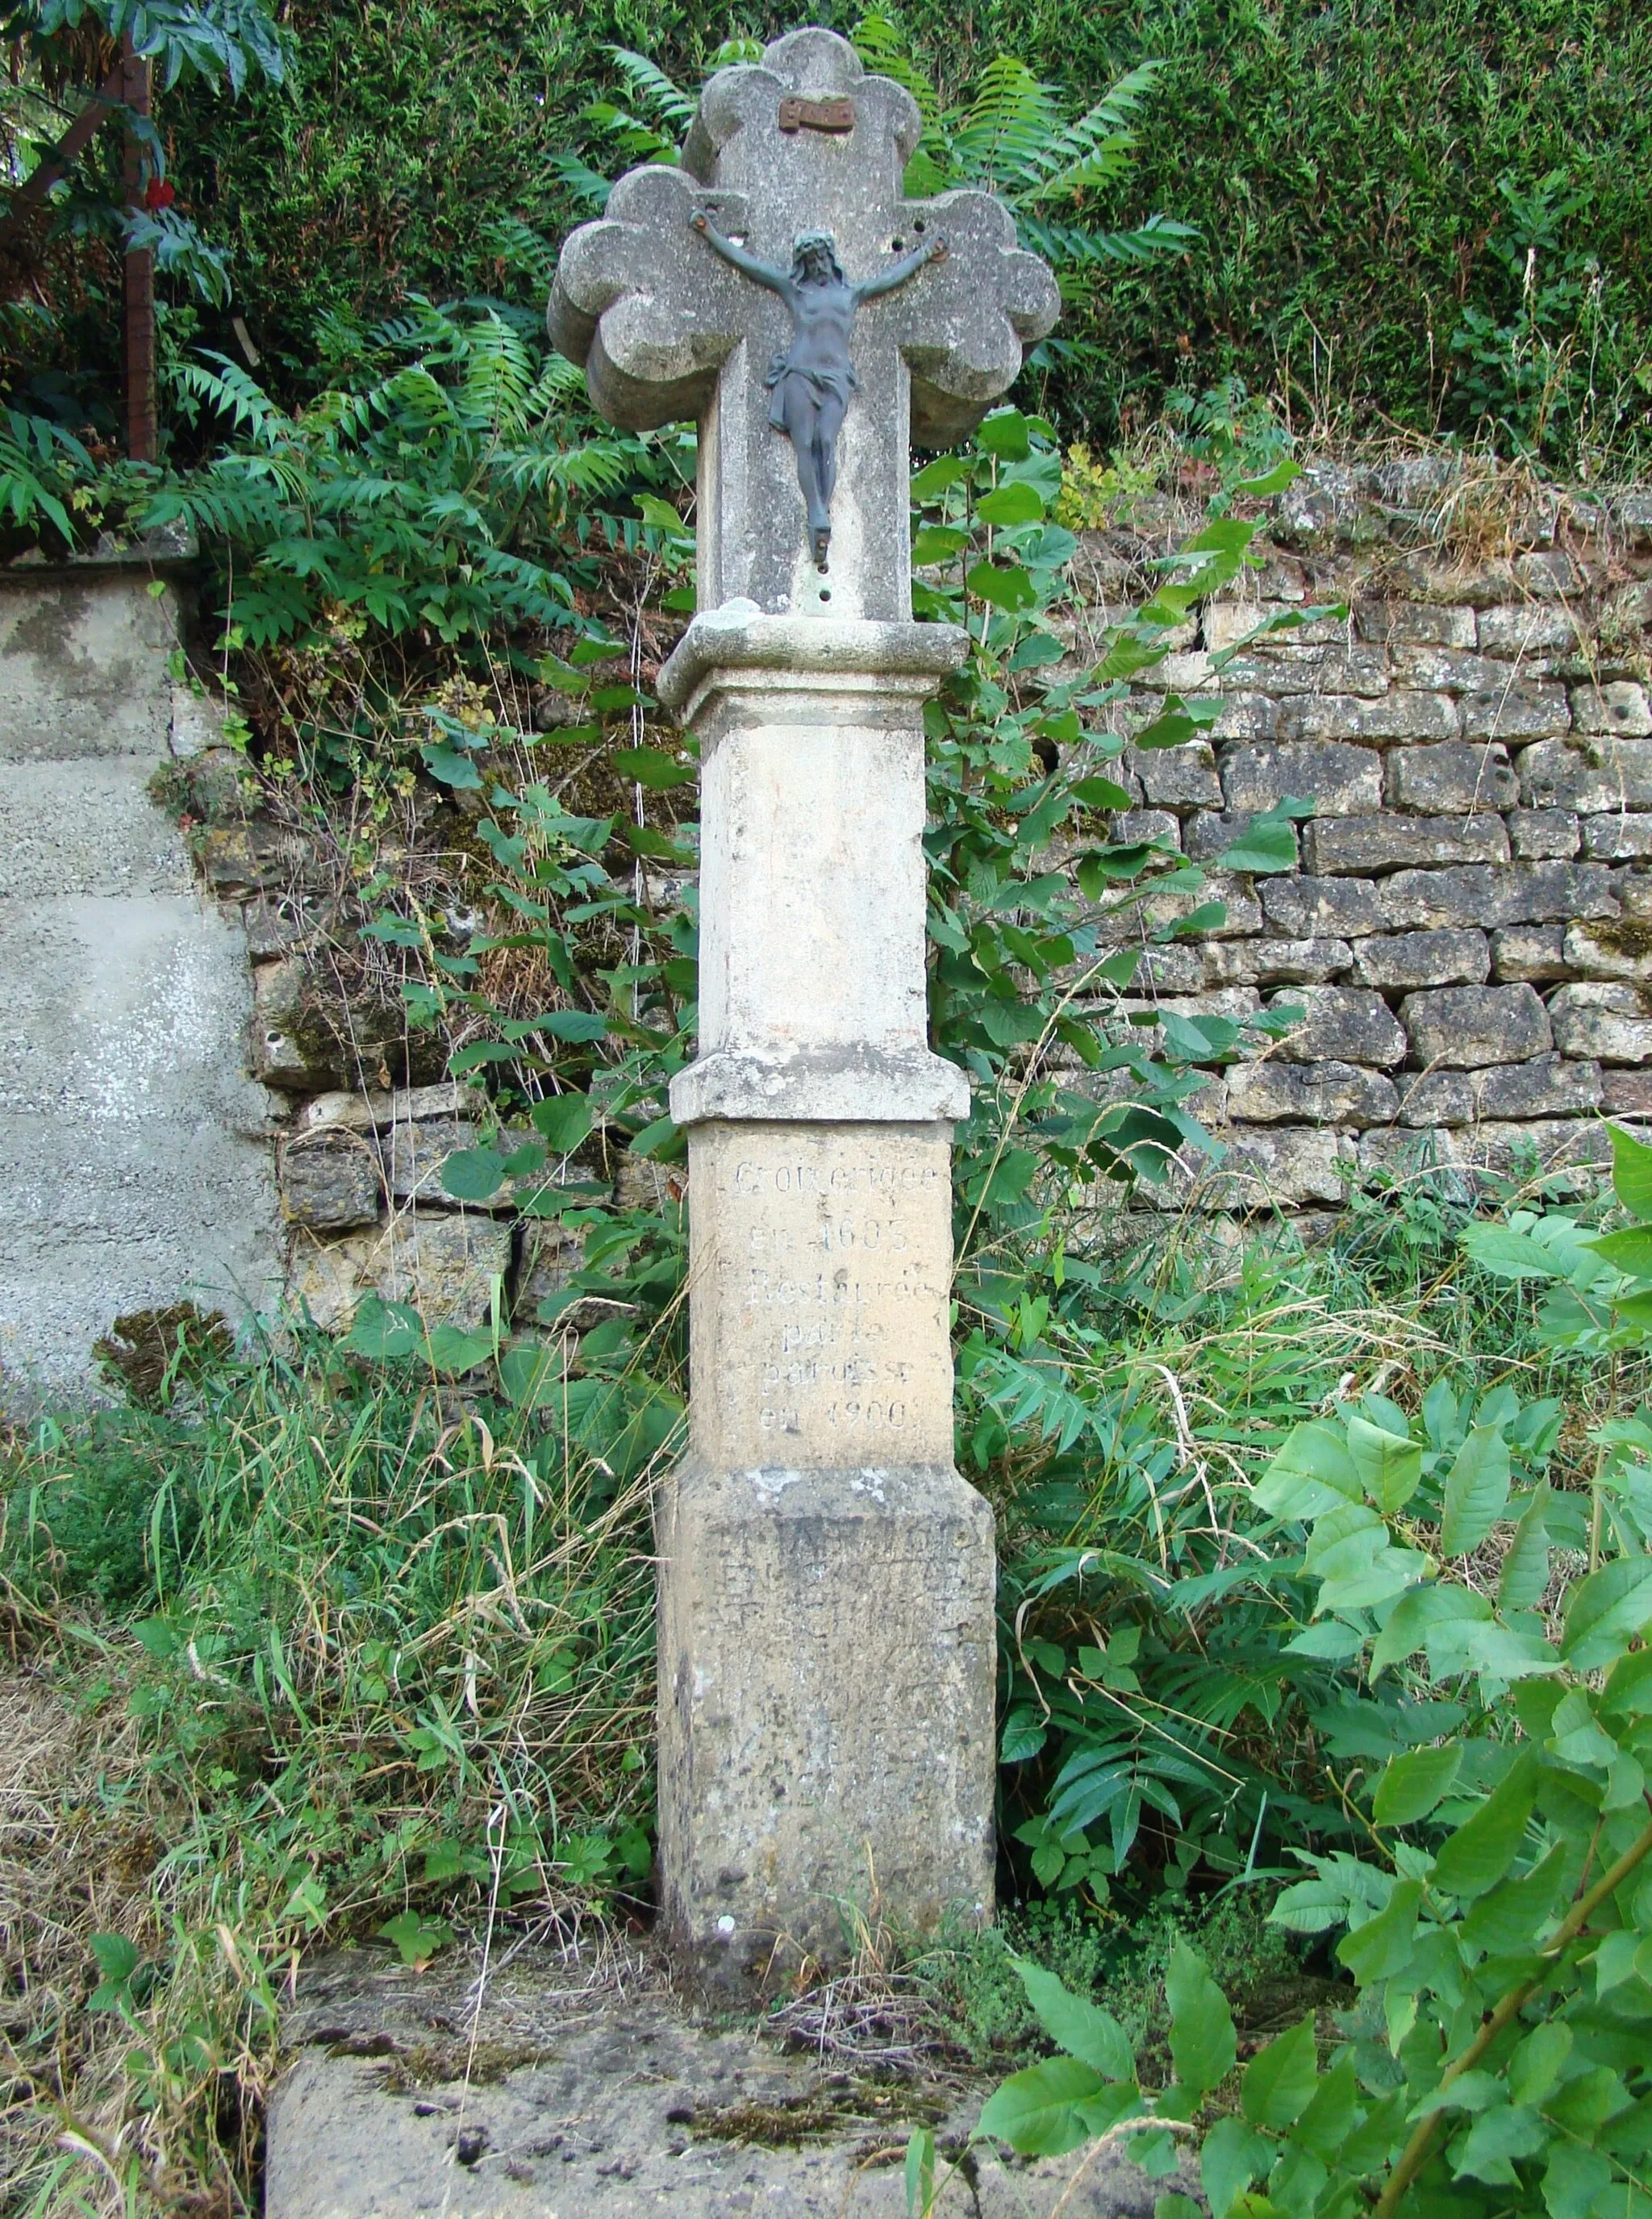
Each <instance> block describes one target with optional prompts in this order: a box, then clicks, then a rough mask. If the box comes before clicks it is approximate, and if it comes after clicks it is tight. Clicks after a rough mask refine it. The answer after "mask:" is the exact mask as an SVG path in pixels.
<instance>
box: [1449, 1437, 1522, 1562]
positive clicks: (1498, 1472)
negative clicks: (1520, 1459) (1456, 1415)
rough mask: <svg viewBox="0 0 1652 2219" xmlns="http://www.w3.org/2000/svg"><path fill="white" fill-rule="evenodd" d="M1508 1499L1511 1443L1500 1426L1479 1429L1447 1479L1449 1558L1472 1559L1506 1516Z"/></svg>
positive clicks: (1457, 1458) (1468, 1441) (1467, 1442)
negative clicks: (1509, 1448)
mask: <svg viewBox="0 0 1652 2219" xmlns="http://www.w3.org/2000/svg"><path fill="white" fill-rule="evenodd" d="M1508 1496H1509V1450H1508V1443H1507V1442H1506V1440H1505V1439H1504V1438H1503V1435H1502V1433H1501V1431H1500V1428H1499V1427H1498V1426H1475V1429H1474V1431H1473V1432H1472V1433H1470V1434H1469V1438H1468V1439H1467V1440H1466V1441H1464V1443H1463V1446H1462V1447H1461V1448H1460V1449H1459V1450H1458V1451H1457V1452H1456V1456H1455V1457H1454V1458H1453V1459H1452V1463H1451V1469H1450V1473H1449V1474H1448V1475H1447V1477H1446V1482H1445V1509H1444V1516H1443V1517H1442V1518H1441V1520H1440V1546H1441V1547H1442V1548H1443V1549H1444V1551H1445V1553H1446V1555H1447V1556H1448V1557H1467V1556H1469V1555H1472V1553H1473V1552H1474V1551H1475V1550H1476V1549H1477V1548H1478V1547H1479V1546H1480V1545H1481V1542H1482V1541H1483V1540H1484V1539H1485V1538H1486V1536H1487V1534H1488V1533H1489V1532H1491V1530H1492V1527H1493V1526H1495V1525H1496V1523H1497V1521H1498V1520H1499V1519H1500V1517H1501V1516H1502V1514H1503V1506H1504V1505H1505V1503H1506V1502H1507V1501H1508Z"/></svg>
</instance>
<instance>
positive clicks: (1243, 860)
mask: <svg viewBox="0 0 1652 2219" xmlns="http://www.w3.org/2000/svg"><path fill="white" fill-rule="evenodd" d="M1216 861H1217V863H1218V865H1219V866H1220V868H1221V869H1223V870H1225V871H1249V872H1250V873H1251V874H1252V875H1253V876H1257V877H1260V876H1261V875H1263V874H1264V873H1266V872H1270V871H1294V870H1295V868H1296V834H1295V830H1294V829H1293V828H1292V827H1291V826H1290V825H1289V824H1282V823H1280V822H1279V821H1278V820H1277V819H1276V818H1264V817H1258V819H1257V820H1256V822H1255V823H1254V824H1252V825H1251V827H1250V829H1249V830H1248V831H1245V832H1241V833H1240V834H1239V838H1238V839H1237V840H1235V841H1234V842H1233V845H1232V846H1231V847H1229V848H1223V849H1222V852H1221V854H1220V855H1218V856H1217V858H1216Z"/></svg>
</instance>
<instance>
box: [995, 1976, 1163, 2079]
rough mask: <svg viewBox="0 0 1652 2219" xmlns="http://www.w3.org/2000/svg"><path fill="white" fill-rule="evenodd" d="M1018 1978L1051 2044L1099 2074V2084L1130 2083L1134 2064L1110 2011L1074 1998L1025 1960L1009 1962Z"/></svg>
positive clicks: (1050, 1977)
mask: <svg viewBox="0 0 1652 2219" xmlns="http://www.w3.org/2000/svg"><path fill="white" fill-rule="evenodd" d="M1011 1962H1012V1963H1013V1965H1014V1966H1015V1970H1016V1971H1017V1973H1020V1975H1021V1982H1022V1986H1023V1987H1024V1988H1025V1989H1026V1991H1027V2000H1028V2003H1029V2004H1031V2005H1032V2006H1033V2011H1034V2015H1035V2016H1036V2017H1037V2019H1038V2023H1039V2024H1040V2026H1041V2027H1042V2028H1043V2029H1044V2031H1045V2033H1046V2034H1047V2035H1048V2036H1049V2037H1050V2039H1051V2041H1052V2042H1056V2043H1058V2044H1059V2047H1060V2048H1063V2049H1065V2051H1066V2053H1067V2054H1068V2055H1069V2056H1070V2057H1076V2058H1077V2059H1078V2061H1079V2063H1080V2064H1081V2065H1088V2066H1089V2067H1090V2070H1091V2071H1092V2072H1093V2073H1100V2074H1101V2076H1102V2079H1103V2080H1133V2079H1135V2077H1136V2061H1135V2057H1134V2055H1133V2053H1132V2051H1131V2048H1130V2043H1129V2041H1128V2039H1127V2036H1126V2035H1125V2031H1124V2029H1123V2028H1122V2027H1121V2025H1120V2024H1119V2023H1118V2021H1117V2019H1115V2017H1113V2015H1112V2013H1111V2012H1110V2011H1103V2010H1102V2008H1101V2006H1100V2005H1099V2004H1093V2003H1091V2002H1090V1999H1089V1998H1088V1997H1086V1996H1075V1995H1073V1994H1072V1993H1071V1992H1070V1991H1069V1990H1068V1989H1066V1988H1065V1987H1064V1986H1062V1984H1061V1982H1060V1981H1059V1980H1057V1978H1056V1976H1055V1974H1054V1973H1046V1971H1045V1969H1044V1967H1042V1966H1041V1965H1035V1964H1034V1962H1033V1961H1032V1960H1031V1959H1030V1958H1029V1957H1013V1958H1012V1959H1011Z"/></svg>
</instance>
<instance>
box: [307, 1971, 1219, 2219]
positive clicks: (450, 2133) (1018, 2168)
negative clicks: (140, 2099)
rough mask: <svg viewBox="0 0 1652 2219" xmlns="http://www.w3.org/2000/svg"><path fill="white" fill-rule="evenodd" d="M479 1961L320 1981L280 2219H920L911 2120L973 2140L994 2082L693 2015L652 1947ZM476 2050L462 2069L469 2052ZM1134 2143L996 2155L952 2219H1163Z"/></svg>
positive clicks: (332, 1975) (961, 2182)
mask: <svg viewBox="0 0 1652 2219" xmlns="http://www.w3.org/2000/svg"><path fill="white" fill-rule="evenodd" d="M475 1973H476V1967H475V1963H474V1961H469V1960H456V1961H453V1962H451V1963H450V1964H447V1965H444V1964H443V1963H442V1962H441V1961H438V1963H437V1964H436V1965H434V1966H432V1967H431V1968H430V1969H429V1970H427V1971H426V1972H425V1973H411V1972H407V1971H403V1970H402V1969H401V1968H400V1967H396V1968H394V1969H391V1968H388V1967H386V1965H385V1963H384V1961H383V1958H382V1956H381V1955H378V1954H377V1953H375V1952H370V1951H361V1952H357V1953H351V1954H347V1955H338V1956H334V1957H332V1958H329V1959H327V1960H325V1961H318V1962H317V1963H316V1964H315V1965H314V1966H313V1967H308V1968H307V1969H306V1971H305V1973H303V1975H302V1976H301V1980H300V1984H299V1991H298V1997H297V2001H296V2003H295V2006H294V2008H293V2010H292V2011H291V2013H290V2014H289V2019H288V2021H287V2024H286V2028H285V2033H286V2038H287V2042H288V2044H289V2063H288V2066H287V2069H286V2071H285V2073H284V2075H283V2079H281V2081H280V2083H279V2085H277V2087H276V2091H275V2093H274V2096H273V2098H272V2100H271V2104H270V2125H269V2142H268V2155H267V2164H266V2172H265V2189H264V2212H265V2219H426V2216H427V2215H428V2219H643V2215H645V2214H646V2215H649V2219H654V2215H655V2214H658V2213H660V2212H662V2211H664V2212H669V2213H670V2214H672V2215H673V2219H724V2215H737V2214H744V2213H749V2214H751V2215H753V2219H761V2215H765V2214H773V2215H775V2219H781V2215H784V2219H901V2215H904V2212H905V2210H906V2199H905V2191H904V2185H903V2163H904V2150H905V2145H906V2139H907V2135H908V2134H909V2132H910V2129H911V2127H912V2126H913V2125H914V2124H916V2123H929V2124H930V2125H932V2126H933V2127H934V2129H935V2134H936V2136H937V2139H938V2141H941V2144H942V2146H943V2148H944V2147H945V2146H946V2144H947V2141H948V2139H949V2138H952V2139H955V2140H960V2141H961V2139H962V2137H963V2136H964V2135H966V2133H967V2130H968V2129H969V2127H970V2125H971V2123H972V2122H973V2121H974V2119H975V2118H976V2117H977V2116H978V2113H979V2110H980V2107H981V2104H982V2102H983V2101H984V2098H985V2095H986V2093H987V2092H988V2088H989V2086H990V2085H991V2084H990V2083H978V2082H974V2081H972V2080H970V2079H968V2078H966V2077H965V2076H962V2075H960V2074H959V2073H949V2072H946V2071H944V2070H941V2069H937V2068H936V2067H931V2066H928V2065H921V2066H919V2067H916V2068H915V2069H911V2070H908V2071H904V2072H901V2073H890V2072H887V2071H885V2072H882V2073H879V2072H878V2071H877V2070H875V2069H873V2066H871V2065H867V2064H859V2063H856V2062H855V2061H853V2060H851V2059H848V2058H846V2057H842V2056H837V2055H833V2054H826V2055H824V2056H822V2055H820V2054H817V2052H816V2051H815V2050H813V2049H809V2050H798V2049H793V2050H792V2051H790V2052H788V2050H787V2048H786V2046H785V2044H784V2043H782V2042H779V2041H777V2040H774V2039H773V2038H770V2037H767V2036H764V2035H763V2034H761V2032H759V2031H757V2030H756V2029H755V2025H754V2023H753V2022H750V2021H743V2022H742V2021H735V2020H730V2019H726V2018H725V2019H720V2020H718V2019H709V2018H707V2019H697V2018H695V2017H692V2016H691V2015H689V2014H688V2013H686V2012H685V2011H683V2009H682V2008H681V2006H680V2005H679V2004H678V2003H676V2001H675V2000H674V1998H673V1997H672V1995H671V1993H670V1992H669V1990H668V1987H667V1986H665V1984H664V1981H663V1980H662V1978H661V1973H660V1972H659V1970H658V1968H657V1967H655V1965H654V1964H653V1963H652V1962H651V1961H649V1960H647V1959H644V1958H641V1957H637V1958H630V1959H625V1958H618V1957H616V1956H614V1955H612V1954H609V1953H607V1952H605V1951H600V1950H597V1949H592V1950H589V1951H588V1952H587V1953H584V1954H583V1955H581V1954H579V1953H570V1954H568V1955H564V1954H563V1953H562V1952H561V1951H558V1950H555V1949H538V1950H531V1951H524V1952H522V1953H521V1954H520V1955H516V1956H514V1957H512V1959H510V1961H507V1962H506V1963H504V1964H503V1966H502V1967H501V1968H500V1970H498V1971H497V1972H496V1973H493V1974H492V1975H491V1976H490V1978H489V1980H488V1985H487V1988H486V1991H485V1993H484V1998H483V2002H482V2006H481V2011H480V2012H478V2011H477V2010H476V2006H475ZM467 2061H469V2082H468V2084H467V2078H466V2066H467ZM1172 2188H1180V2189H1182V2190H1183V2192H1184V2193H1194V2192H1196V2191H1195V2183H1194V2180H1193V2178H1192V2174H1191V2169H1190V2168H1184V2172H1183V2177H1181V2178H1179V2179H1170V2180H1160V2181H1153V2180H1150V2179H1148V2177H1147V2175H1146V2173H1145V2172H1143V2171H1142V2170H1141V2169H1140V2167H1139V2166H1136V2165H1134V2164H1133V2163H1132V2161H1131V2160H1130V2159H1129V2157H1128V2156H1127V2154H1126V2153H1125V2152H1124V2150H1123V2149H1121V2148H1119V2147H1118V2146H1117V2145H1116V2144H1109V2145H1106V2146H1103V2147H1102V2148H1101V2149H1099V2150H1098V2151H1096V2152H1094V2153H1092V2154H1090V2155H1089V2157H1088V2161H1086V2158H1085V2154H1084V2153H1083V2152H1080V2153H1078V2154H1075V2155H1073V2156H1070V2157H1065V2158H1059V2159H1058V2158H1045V2159H1039V2160H1033V2161H1024V2160H1017V2159H1013V2158H1003V2159H1000V2158H998V2157H995V2156H992V2155H990V2154H982V2155H981V2156H980V2157H979V2159H978V2161H977V2163H976V2166H975V2168H974V2175H973V2179H966V2178H965V2177H963V2175H962V2174H961V2173H960V2176H959V2177H957V2178H956V2179H953V2181H952V2183H951V2184H950V2185H949V2186H948V2187H947V2190H946V2191H945V2193H944V2195H943V2197H941V2202H940V2205H939V2210H940V2212H941V2214H942V2215H947V2219H950V2215H957V2219H1057V2215H1058V2214H1059V2219H1151V2215H1152V2210H1153V2205H1154V2202H1155V2200H1156V2198H1157V2197H1158V2196H1160V2195H1162V2194H1163V2193H1164V2191H1166V2190H1167V2189H1172Z"/></svg>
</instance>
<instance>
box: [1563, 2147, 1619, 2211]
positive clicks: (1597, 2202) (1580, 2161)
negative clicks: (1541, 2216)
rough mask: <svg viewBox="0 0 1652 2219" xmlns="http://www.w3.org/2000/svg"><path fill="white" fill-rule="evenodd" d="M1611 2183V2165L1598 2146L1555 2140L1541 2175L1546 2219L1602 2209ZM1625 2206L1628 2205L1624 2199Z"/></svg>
mask: <svg viewBox="0 0 1652 2219" xmlns="http://www.w3.org/2000/svg"><path fill="white" fill-rule="evenodd" d="M1611 2185H1612V2166H1611V2165H1610V2164H1609V2163H1608V2161H1607V2160H1606V2159H1605V2158H1604V2157H1602V2156H1601V2154H1600V2153H1599V2150H1592V2149H1585V2148H1583V2147H1582V2145H1581V2143H1578V2142H1563V2141H1556V2143H1555V2145H1554V2147H1553V2148H1551V2149H1550V2153H1549V2167H1548V2170H1547V2172H1545V2173H1544V2174H1543V2209H1544V2210H1546V2211H1547V2212H1548V2214H1549V2219H1592V2215H1593V2214H1594V2213H1596V2212H1598V2211H1601V2210H1605V2208H1606V2207H1605V2193H1606V2191H1607V2190H1608V2189H1609V2188H1610V2187H1611ZM1624 2209H1625V2210H1628V2209H1629V2206H1628V2205H1627V2203H1625V2206H1624Z"/></svg>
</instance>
